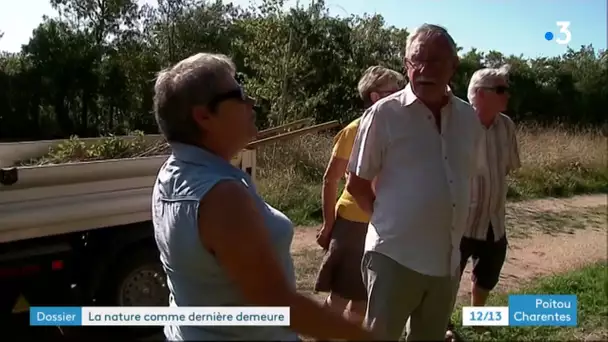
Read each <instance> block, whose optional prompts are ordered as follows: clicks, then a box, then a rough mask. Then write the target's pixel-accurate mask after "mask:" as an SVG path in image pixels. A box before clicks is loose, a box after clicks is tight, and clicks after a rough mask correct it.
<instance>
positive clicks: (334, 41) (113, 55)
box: [0, 0, 608, 140]
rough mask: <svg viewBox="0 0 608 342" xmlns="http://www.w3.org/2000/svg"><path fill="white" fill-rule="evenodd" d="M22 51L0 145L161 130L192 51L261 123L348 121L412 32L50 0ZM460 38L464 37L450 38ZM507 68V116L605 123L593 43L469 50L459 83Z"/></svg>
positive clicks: (176, 0) (266, 8) (359, 21)
mask: <svg viewBox="0 0 608 342" xmlns="http://www.w3.org/2000/svg"><path fill="white" fill-rule="evenodd" d="M51 5H52V6H53V7H54V8H55V9H57V11H58V13H59V15H58V16H57V17H54V18H44V19H43V21H42V22H41V23H40V25H39V26H38V27H37V28H36V29H35V30H34V31H33V33H32V37H31V39H30V41H29V42H28V43H27V44H25V45H23V47H22V50H21V51H20V52H19V53H8V52H2V53H1V54H0V89H2V91H0V139H3V140H17V139H49V138H65V137H69V136H70V135H72V134H77V135H79V136H97V135H100V134H104V135H105V134H124V133H126V132H130V131H132V130H142V131H144V132H156V127H155V125H154V119H153V116H152V114H151V108H152V106H151V104H152V96H153V89H152V85H153V81H154V77H155V74H156V73H157V72H158V71H159V70H160V69H161V68H163V67H166V66H169V65H171V64H172V63H175V62H177V61H179V60H181V59H183V58H185V57H187V56H189V55H191V54H194V53H197V52H200V51H206V52H219V53H224V54H227V55H230V56H231V57H232V58H233V59H234V61H235V63H236V65H237V67H238V70H239V72H240V73H241V76H242V78H243V80H244V81H243V82H244V86H245V87H246V89H247V91H248V92H250V93H251V94H252V95H253V96H254V97H255V98H257V99H258V105H259V118H260V123H261V125H262V126H266V125H269V124H277V123H280V122H284V121H287V120H294V119H297V118H301V117H310V116H312V117H314V118H315V119H316V120H317V121H326V120H333V119H338V120H341V121H343V122H345V121H347V120H350V119H352V118H353V117H355V116H356V115H358V114H359V113H360V108H361V103H360V99H359V98H358V95H357V91H356V84H357V81H358V78H359V77H360V76H361V73H362V72H363V71H364V70H365V69H366V68H367V67H369V66H370V65H374V64H383V65H386V66H389V67H391V68H394V69H395V70H399V71H401V70H402V69H403V67H402V58H403V48H404V46H405V40H406V38H407V35H408V32H407V30H406V29H404V28H396V27H389V26H387V25H386V23H385V22H384V19H383V18H382V16H380V15H373V16H370V15H364V16H354V15H353V16H350V17H346V18H339V17H332V16H330V15H329V13H328V9H327V7H326V6H325V4H324V2H323V1H316V2H314V4H313V5H310V6H308V7H298V8H291V9H289V10H287V11H285V10H283V9H282V8H283V1H281V0H265V1H263V2H262V3H261V4H260V5H259V6H257V7H255V6H249V7H247V8H242V7H238V6H234V5H232V4H224V3H222V2H221V1H219V0H218V1H215V2H213V1H203V0H159V1H158V6H156V7H150V6H142V7H140V6H138V2H137V1H136V0H51ZM455 38H456V39H458V37H455ZM503 63H509V64H511V65H512V75H511V84H512V89H513V94H512V101H511V104H510V108H509V110H508V114H509V115H511V116H512V117H513V118H514V119H515V120H517V121H535V122H539V123H542V124H554V123H564V124H584V125H600V124H603V123H604V122H605V121H606V113H605V108H608V56H607V53H606V51H595V50H594V48H593V47H592V46H581V47H580V49H579V50H578V51H574V50H568V51H567V52H566V53H565V54H563V55H562V56H559V57H553V58H536V59H526V58H524V57H523V56H505V55H503V54H502V53H500V52H498V51H489V52H481V51H478V50H476V49H472V50H471V51H468V52H466V53H463V54H462V60H461V65H460V68H459V70H458V73H457V75H456V77H455V78H454V81H453V84H452V87H453V89H454V91H455V92H456V93H457V94H458V95H459V96H461V97H463V98H466V88H467V85H468V80H469V78H470V76H471V74H472V73H473V72H474V71H475V70H476V69H478V68H481V67H483V66H498V65H500V64H503Z"/></svg>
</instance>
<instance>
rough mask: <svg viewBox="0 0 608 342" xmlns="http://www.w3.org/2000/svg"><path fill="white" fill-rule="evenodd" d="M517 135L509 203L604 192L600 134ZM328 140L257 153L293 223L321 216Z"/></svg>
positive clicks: (606, 164)
mask: <svg viewBox="0 0 608 342" xmlns="http://www.w3.org/2000/svg"><path fill="white" fill-rule="evenodd" d="M517 137H518V141H519V149H520V159H521V163H522V168H521V169H519V170H517V171H516V172H515V173H513V174H512V175H510V176H509V178H508V191H507V197H508V198H509V200H510V201H519V200H526V199H533V198H542V197H570V196H572V195H577V194H589V193H606V192H608V154H606V146H607V143H608V142H607V140H606V137H604V136H603V135H602V134H601V132H599V131H573V130H565V129H562V128H553V129H550V128H549V129H547V128H545V129H540V128H535V127H522V128H520V129H519V130H518V133H517ZM332 141H333V136H332V135H328V134H309V135H305V136H302V137H299V138H297V139H294V140H289V141H284V142H280V143H276V144H270V145H266V146H263V147H262V148H260V150H259V151H258V154H257V160H258V171H257V172H258V174H257V176H258V177H257V180H258V183H259V186H258V188H259V189H260V192H261V193H262V195H263V196H264V199H266V200H267V201H268V202H269V203H270V204H271V205H272V206H274V207H276V208H277V209H279V210H281V211H283V212H284V213H285V214H287V215H288V216H289V217H290V218H291V219H292V220H293V221H294V222H295V223H296V224H298V225H312V224H318V223H319V222H320V220H321V185H322V178H323V173H324V171H325V167H326V165H327V162H328V161H329V158H330V154H331V149H332Z"/></svg>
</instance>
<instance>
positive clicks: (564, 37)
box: [545, 21, 572, 45]
mask: <svg viewBox="0 0 608 342" xmlns="http://www.w3.org/2000/svg"><path fill="white" fill-rule="evenodd" d="M555 25H556V26H557V27H558V29H559V35H560V37H556V34H554V33H553V32H551V31H548V32H546V33H545V39H546V40H547V41H552V40H553V39H555V42H556V43H557V44H559V45H566V44H568V43H570V40H572V32H570V22H569V21H558V22H556V23H555Z"/></svg>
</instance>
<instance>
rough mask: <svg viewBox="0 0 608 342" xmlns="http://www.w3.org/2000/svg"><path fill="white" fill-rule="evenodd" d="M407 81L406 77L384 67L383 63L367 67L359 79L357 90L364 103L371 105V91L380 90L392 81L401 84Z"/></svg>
mask: <svg viewBox="0 0 608 342" xmlns="http://www.w3.org/2000/svg"><path fill="white" fill-rule="evenodd" d="M404 81H405V77H403V75H402V74H401V73H399V72H397V71H395V70H392V69H389V68H386V67H383V66H381V65H375V66H371V67H369V68H367V70H365V72H364V73H363V76H362V77H361V79H360V80H359V84H358V85H357V90H358V91H359V96H360V97H361V99H362V100H363V103H364V105H365V106H366V107H367V106H371V104H372V103H371V102H372V100H371V98H370V96H371V93H372V92H374V91H377V90H379V89H380V88H381V87H382V86H385V85H387V84H388V83H390V82H395V83H396V84H397V85H399V86H401V85H402V84H403V83H404Z"/></svg>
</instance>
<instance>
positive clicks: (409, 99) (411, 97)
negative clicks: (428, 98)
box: [401, 82, 454, 107]
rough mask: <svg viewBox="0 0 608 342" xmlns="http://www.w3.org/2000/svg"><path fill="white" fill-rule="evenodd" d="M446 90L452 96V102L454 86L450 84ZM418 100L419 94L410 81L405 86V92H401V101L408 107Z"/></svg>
mask: <svg viewBox="0 0 608 342" xmlns="http://www.w3.org/2000/svg"><path fill="white" fill-rule="evenodd" d="M446 92H447V95H448V96H449V97H450V102H451V100H452V97H453V96H454V93H453V92H452V88H450V86H449V85H448V86H447V87H446ZM417 100H418V96H416V94H414V89H412V83H411V82H408V83H407V85H406V86H405V89H403V93H402V94H401V102H402V103H403V104H404V105H405V106H406V107H407V106H410V105H411V104H412V103H414V102H416V101H417Z"/></svg>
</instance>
